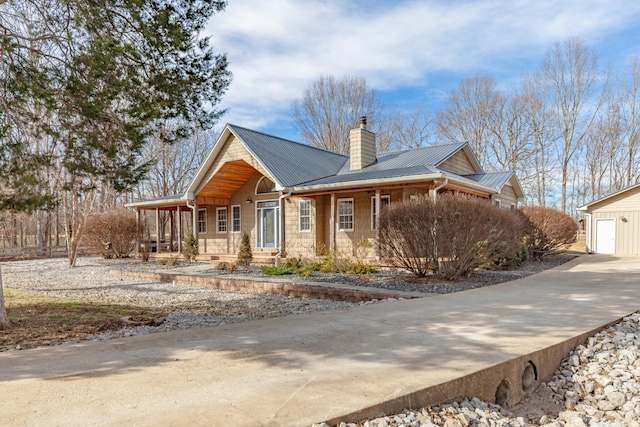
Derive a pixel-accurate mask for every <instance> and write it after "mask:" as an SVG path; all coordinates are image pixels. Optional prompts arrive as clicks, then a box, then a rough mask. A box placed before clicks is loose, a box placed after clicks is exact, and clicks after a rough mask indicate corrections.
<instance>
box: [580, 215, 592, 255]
mask: <svg viewBox="0 0 640 427" xmlns="http://www.w3.org/2000/svg"><path fill="white" fill-rule="evenodd" d="M582 214H583V215H585V216H586V217H587V226H586V227H585V228H586V230H585V231H586V232H587V235H586V237H585V240H586V245H585V246H586V247H585V249H586V251H585V252H586V253H587V254H589V255H590V254H592V253H593V251H592V250H591V248H592V244H591V214H590V213H586V212H582Z"/></svg>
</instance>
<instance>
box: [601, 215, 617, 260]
mask: <svg viewBox="0 0 640 427" xmlns="http://www.w3.org/2000/svg"><path fill="white" fill-rule="evenodd" d="M596 252H597V253H599V254H615V253H616V220H615V219H597V220H596Z"/></svg>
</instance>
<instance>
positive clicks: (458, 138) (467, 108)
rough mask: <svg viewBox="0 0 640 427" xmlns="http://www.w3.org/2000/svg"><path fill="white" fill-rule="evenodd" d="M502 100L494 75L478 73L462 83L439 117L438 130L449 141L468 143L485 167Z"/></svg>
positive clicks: (450, 96)
mask: <svg viewBox="0 0 640 427" xmlns="http://www.w3.org/2000/svg"><path fill="white" fill-rule="evenodd" d="M500 101H501V98H500V94H499V92H498V90H497V85H496V81H495V79H494V78H493V77H492V76H486V75H476V76H474V77H472V78H469V79H465V80H463V81H462V82H460V85H459V86H458V89H457V90H455V91H453V92H451V94H450V95H449V98H448V99H447V102H446V104H445V106H444V108H443V110H442V111H441V112H440V114H438V116H437V126H438V131H439V133H440V135H441V136H442V138H443V139H444V140H445V141H448V142H469V143H470V144H471V146H472V147H473V150H474V151H475V153H476V155H477V156H478V160H479V161H480V164H481V165H482V166H483V167H486V166H487V165H488V158H487V149H486V143H487V141H488V140H489V138H490V137H491V133H492V132H491V128H492V126H493V120H494V116H495V114H496V108H497V104H498V103H499V102H500Z"/></svg>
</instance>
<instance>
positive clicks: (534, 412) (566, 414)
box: [314, 313, 640, 427]
mask: <svg viewBox="0 0 640 427" xmlns="http://www.w3.org/2000/svg"><path fill="white" fill-rule="evenodd" d="M552 408H557V409H558V410H555V411H554V410H553V409H552ZM515 412H517V413H515ZM540 414H542V415H540ZM518 415H520V416H518ZM638 420H640V313H634V314H632V315H630V316H628V317H625V318H624V319H623V320H622V321H620V322H619V323H617V324H616V325H613V326H611V327H609V328H607V329H605V330H603V331H601V332H599V333H597V334H596V335H594V336H593V337H590V338H589V339H588V340H587V342H586V343H585V344H584V345H580V346H578V347H576V348H575V349H574V350H572V351H571V352H570V353H569V355H568V356H567V358H566V359H565V360H564V361H563V362H562V363H561V365H560V367H559V368H558V369H557V370H556V372H555V373H554V376H553V377H552V378H551V380H550V381H549V382H547V383H546V384H541V385H540V386H539V387H538V390H537V391H536V393H535V394H534V396H532V398H530V399H529V400H528V401H526V402H523V403H521V404H519V405H517V407H514V408H512V409H511V410H509V409H505V408H502V407H500V406H498V405H495V404H492V403H487V402H483V401H481V400H479V399H477V398H473V399H471V400H468V399H465V400H463V401H461V402H453V403H449V404H445V405H440V406H434V407H429V408H422V409H419V410H405V411H403V412H402V413H401V414H397V415H392V416H384V417H379V418H375V419H371V420H368V421H365V422H362V423H359V424H350V423H341V424H340V425H339V427H400V426H406V427H435V426H444V427H470V426H471V427H475V426H478V427H516V426H517V427H524V426H544V427H640V421H638ZM314 427H328V426H327V425H326V424H324V423H322V424H316V425H315V426H314Z"/></svg>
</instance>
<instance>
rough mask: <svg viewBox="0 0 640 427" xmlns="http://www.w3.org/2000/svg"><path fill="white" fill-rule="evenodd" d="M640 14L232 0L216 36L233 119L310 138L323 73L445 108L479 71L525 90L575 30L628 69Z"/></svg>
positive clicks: (629, 10) (552, 2)
mask: <svg viewBox="0 0 640 427" xmlns="http://www.w3.org/2000/svg"><path fill="white" fill-rule="evenodd" d="M639 22H640V2H639V1H637V0H563V1H558V0H478V1H464V0H458V1H447V0H425V1H418V0H413V1H411V0H406V1H402V0H400V1H382V0H374V1H361V0H354V1H348V0H342V1H341V0H270V1H265V0H229V4H228V6H227V8H226V10H225V11H224V12H222V13H220V14H218V15H216V16H214V18H213V19H212V20H211V22H210V23H209V25H208V26H207V28H206V30H205V35H207V36H211V37H212V40H211V43H212V45H213V47H214V50H215V51H216V52H226V53H227V55H228V59H229V62H230V70H231V71H232V72H233V74H234V77H233V81H232V83H231V86H230V88H229V90H228V92H227V93H226V94H225V95H224V97H223V102H222V104H221V105H220V107H221V108H228V110H229V111H228V113H227V114H226V115H225V116H224V117H223V119H222V122H224V123H226V122H228V123H233V124H236V125H239V126H245V127H248V128H252V129H255V130H260V131H263V132H267V133H271V134H274V135H277V136H281V137H285V138H291V139H294V140H298V141H300V140H301V139H300V137H299V135H298V134H297V133H296V131H295V130H294V129H293V126H292V123H291V118H290V107H291V102H292V101H293V100H294V99H296V98H299V97H300V96H301V95H302V92H303V90H304V89H305V88H306V87H308V86H309V85H310V84H311V83H313V82H314V81H316V80H317V79H318V78H319V77H320V76H322V75H329V74H332V75H334V76H335V77H342V76H345V75H356V76H363V77H365V78H366V80H367V82H368V84H369V85H370V86H371V87H373V88H374V89H376V90H377V91H378V93H379V94H380V95H381V97H382V100H383V101H384V102H385V104H386V105H387V106H389V107H392V108H395V109H396V110H403V109H407V110H409V109H411V108H413V107H414V106H418V105H424V106H426V107H427V108H428V109H429V110H430V111H432V112H436V111H437V110H438V109H439V108H440V107H441V106H442V103H443V102H444V100H445V99H446V97H447V95H448V94H449V93H450V92H451V91H452V90H454V89H455V88H456V87H457V86H458V84H459V82H460V81H461V80H462V79H464V78H468V77H471V76H473V75H475V74H490V75H493V76H494V77H495V78H496V80H497V81H498V84H499V85H500V86H501V87H504V88H511V87H515V86H516V85H517V83H518V81H519V79H520V77H521V76H522V75H523V74H524V73H527V72H530V71H534V70H536V69H537V68H538V67H539V64H540V62H541V60H542V58H543V56H544V54H545V52H546V50H547V49H548V48H549V47H551V46H552V45H553V43H554V42H562V41H564V40H566V39H568V38H570V37H581V38H582V39H583V40H584V41H585V42H586V43H587V45H588V46H589V47H591V48H593V49H594V50H595V51H596V52H598V54H599V59H600V63H601V64H602V65H605V66H606V65H610V66H611V67H613V68H614V69H620V70H621V69H627V68H628V64H629V59H630V57H631V55H633V54H640V25H639V24H638V23H639Z"/></svg>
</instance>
